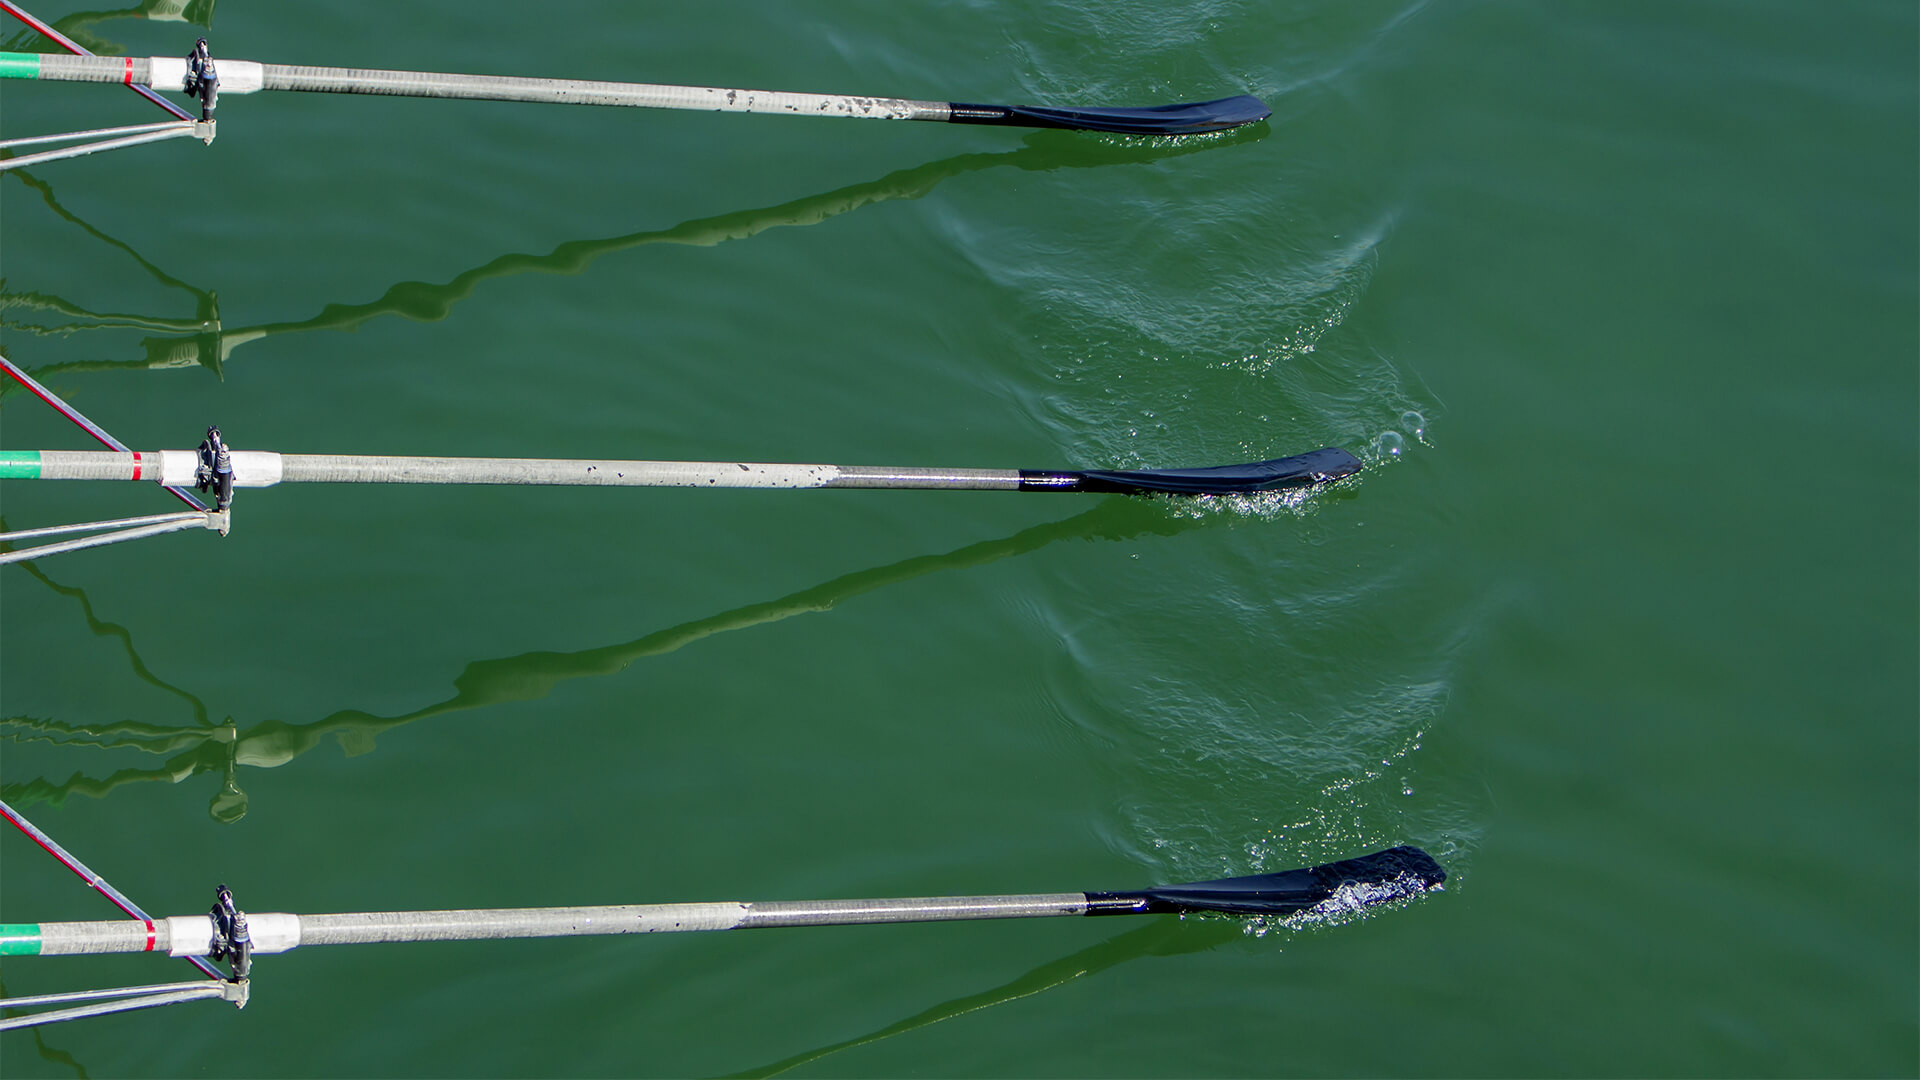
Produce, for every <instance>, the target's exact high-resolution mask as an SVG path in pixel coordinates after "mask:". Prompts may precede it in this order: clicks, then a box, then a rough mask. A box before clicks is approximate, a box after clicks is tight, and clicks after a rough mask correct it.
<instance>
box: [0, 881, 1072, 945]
mask: <svg viewBox="0 0 1920 1080" xmlns="http://www.w3.org/2000/svg"><path fill="white" fill-rule="evenodd" d="M1086 913H1087V897H1086V894H1085V893H1039V894H1031V895H1016V896H934V897H907V898H900V899H887V900H776V901H765V902H760V903H745V902H731V901H729V902H721V903H705V904H641V905H630V906H622V907H563V908H503V909H492V910H487V909H481V910H472V911H387V912H361V913H355V914H339V915H287V914H279V913H261V914H249V915H248V916H247V923H248V929H249V932H250V935H251V938H252V942H253V951H254V952H255V953H276V952H286V951H287V950H289V949H292V948H295V947H298V946H301V945H371V944H380V943H392V942H404V941H480V940H494V939H501V938H550V937H581V936H589V935H606V934H663V933H690V932H696V931H709V930H754V929H768V928H773V927H795V926H858V925H868V924H876V923H909V922H959V921H971V920H979V919H1038V918H1052V917H1058V916H1065V915H1085V914H1086ZM4 930H5V935H4V938H5V940H7V941H11V942H12V946H11V947H10V948H7V949H5V950H4V951H5V952H9V953H12V954H14V955H39V956H67V955H77V954H84V953H128V952H166V953H169V954H171V955H173V956H205V955H207V954H208V952H209V951H210V950H211V949H212V946H213V920H212V919H210V918H209V917H207V916H205V915H189V916H183V917H174V918H169V919H156V920H154V921H153V922H152V923H151V924H148V923H146V922H136V921H119V922H54V923H40V924H37V925H35V926H9V927H5V928H4Z"/></svg>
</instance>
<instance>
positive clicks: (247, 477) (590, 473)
mask: <svg viewBox="0 0 1920 1080" xmlns="http://www.w3.org/2000/svg"><path fill="white" fill-rule="evenodd" d="M214 439H217V433H215V434H214ZM216 445H217V443H216ZM219 449H220V452H221V453H223V454H227V455H228V456H229V457H230V459H231V462H232V473H231V475H232V484H233V486H234V487H270V486H272V485H274V484H282V483H296V482H299V483H331V484H536V485H562V486H589V487H697V488H894V489H928V490H977V491H1085V492H1104V493H1113V494H1123V495H1146V494H1154V493H1165V494H1173V495H1239V494H1250V493H1254V492H1260V491H1274V490H1278V489H1282V488H1295V487H1304V486H1307V485H1311V484H1320V483H1325V482H1327V481H1330V480H1337V479H1339V478H1340V477H1343V476H1350V475H1352V474H1353V473H1356V472H1358V471H1360V462H1359V460H1358V459H1356V458H1355V457H1354V456H1353V455H1352V454H1349V453H1347V452H1346V451H1345V450H1342V449H1340V448H1338V447H1327V448H1325V449H1321V450H1314V451H1311V452H1309V453H1305V454H1300V455H1297V456H1295V457H1289V458H1280V459H1277V460H1274V461H1256V462H1251V463H1248V464H1244V465H1216V466H1211V467H1205V468H1190V469H1136V470H1111V469H1096V470H1087V471H1078V472H1075V471H1047V470H1037V469H929V468H916V467H911V466H874V465H773V464H766V463H759V462H732V461H724V462H723V461H586V460H561V459H550V458H449V457H374V456H359V457H356V456H349V455H341V454H278V453H272V452H270V451H262V450H233V451H227V450H225V448H224V447H221V448H219ZM202 457H203V455H202V453H201V452H200V451H195V450H155V451H129V452H109V451H103V450H0V479H8V478H11V479H27V480H154V481H158V482H159V483H161V484H164V485H168V486H178V487H184V486H189V485H192V484H195V483H197V482H199V479H205V478H206V477H207V476H209V475H211V474H212V473H213V471H214V470H212V469H211V468H209V469H206V470H202V464H201V463H202ZM196 472H198V473H199V479H197V478H196Z"/></svg>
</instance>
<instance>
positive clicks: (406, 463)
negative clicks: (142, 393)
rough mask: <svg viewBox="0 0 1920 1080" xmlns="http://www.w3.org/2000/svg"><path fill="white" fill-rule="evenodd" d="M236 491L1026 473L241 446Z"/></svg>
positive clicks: (103, 463) (975, 486) (753, 483)
mask: <svg viewBox="0 0 1920 1080" xmlns="http://www.w3.org/2000/svg"><path fill="white" fill-rule="evenodd" d="M231 456H232V461H233V483H234V486H235V487H269V486H272V485H274V484H279V483H321V484H536V485H554V486H584V487H710V488H829V487H840V488H922V489H946V490H953V489H967V490H990V491H1018V490H1019V489H1020V471H1019V470H1018V469H927V468H914V467H909V466H874V465H781V464H771V463H767V462H738V461H591V460H579V459H557V458H447V457H380V456H352V455H345V454H276V453H271V452H268V451H259V450H235V451H232V455H231ZM198 464H199V455H198V454H197V453H196V452H194V451H191V450H158V451H129V452H126V453H114V452H108V451H99V450H43V451H0V477H16V478H20V479H39V480H154V481H158V482H159V483H162V484H168V485H180V486H185V485H190V484H193V483H194V482H195V480H194V469H195V468H196V467H197V465H198Z"/></svg>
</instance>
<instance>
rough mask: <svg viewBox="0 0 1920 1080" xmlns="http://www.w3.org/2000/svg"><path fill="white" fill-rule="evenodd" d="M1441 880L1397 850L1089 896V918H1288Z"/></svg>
mask: <svg viewBox="0 0 1920 1080" xmlns="http://www.w3.org/2000/svg"><path fill="white" fill-rule="evenodd" d="M1445 880H1447V872H1446V871H1445V870H1442V869H1441V868H1440V864H1439V863H1437V862H1435V861H1434V860H1433V856H1431V855H1428V854H1427V853H1426V852H1424V851H1421V850H1420V849H1419V848H1417V847H1397V848H1388V849H1387V850H1386V851H1376V852H1374V853H1373V854H1371V855H1362V856H1360V857H1359V858H1357V859H1343V860H1341V861H1340V862H1336V863H1328V864H1326V865H1325V866H1311V867H1307V868H1305V869H1302V870H1288V871H1285V872H1284V873H1279V874H1259V875H1256V876H1254V877H1237V878H1222V879H1221V880H1219V881H1198V882H1194V883H1192V884H1190V885H1163V886H1160V887H1158V888H1153V889H1142V890H1140V891H1139V892H1123V893H1088V894H1087V914H1089V915H1141V914H1185V913H1188V912H1196V911H1218V912H1225V913H1227V914H1230V915H1292V914H1295V913H1296V912H1301V911H1306V910H1308V909H1309V908H1312V907H1315V906H1317V905H1319V904H1323V903H1326V902H1327V901H1328V900H1332V899H1334V897H1335V896H1336V895H1340V894H1341V893H1342V892H1343V891H1344V894H1345V895H1344V897H1343V899H1344V900H1347V901H1349V902H1351V903H1353V904H1356V905H1361V906H1364V905H1367V904H1375V903H1380V902H1382V901H1387V900H1399V899H1403V898H1405V897H1408V896H1412V895H1414V894H1416V893H1419V892H1423V891H1425V890H1427V889H1432V888H1437V887H1438V886H1439V885H1440V883H1441V882H1443V881H1445Z"/></svg>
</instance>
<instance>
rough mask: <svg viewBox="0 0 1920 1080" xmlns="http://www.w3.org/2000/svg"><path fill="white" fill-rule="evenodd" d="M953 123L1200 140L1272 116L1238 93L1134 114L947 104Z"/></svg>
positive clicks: (1255, 100) (1253, 99)
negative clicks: (1237, 94)
mask: <svg viewBox="0 0 1920 1080" xmlns="http://www.w3.org/2000/svg"><path fill="white" fill-rule="evenodd" d="M951 108H952V109H953V113H952V115H950V116H949V117H948V118H947V119H948V121H949V122H950V123H955V124H1000V125H1006V126H1011V127H1034V128H1065V129H1067V130H1069V131H1111V132H1115V133H1117V134H1120V135H1198V134H1200V133H1202V132H1207V131H1225V130H1226V129H1228V128H1237V127H1239V126H1241V125H1242V124H1251V123H1253V122H1255V121H1257V120H1265V119H1266V118H1267V117H1269V116H1272V115H1273V110H1271V109H1269V108H1267V107H1266V105H1265V104H1264V103H1262V102H1261V100H1260V99H1259V98H1257V97H1252V96H1250V95H1247V94H1242V95H1240V96H1239V97H1230V98H1221V99H1220V100H1219V101H1200V102H1194V103H1192V104H1188V105H1152V106H1147V107H1144V108H1138V109H1043V108H1038V107H1034V106H1026V105H966V104H962V103H960V102H957V101H956V102H953V103H952V104H951Z"/></svg>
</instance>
